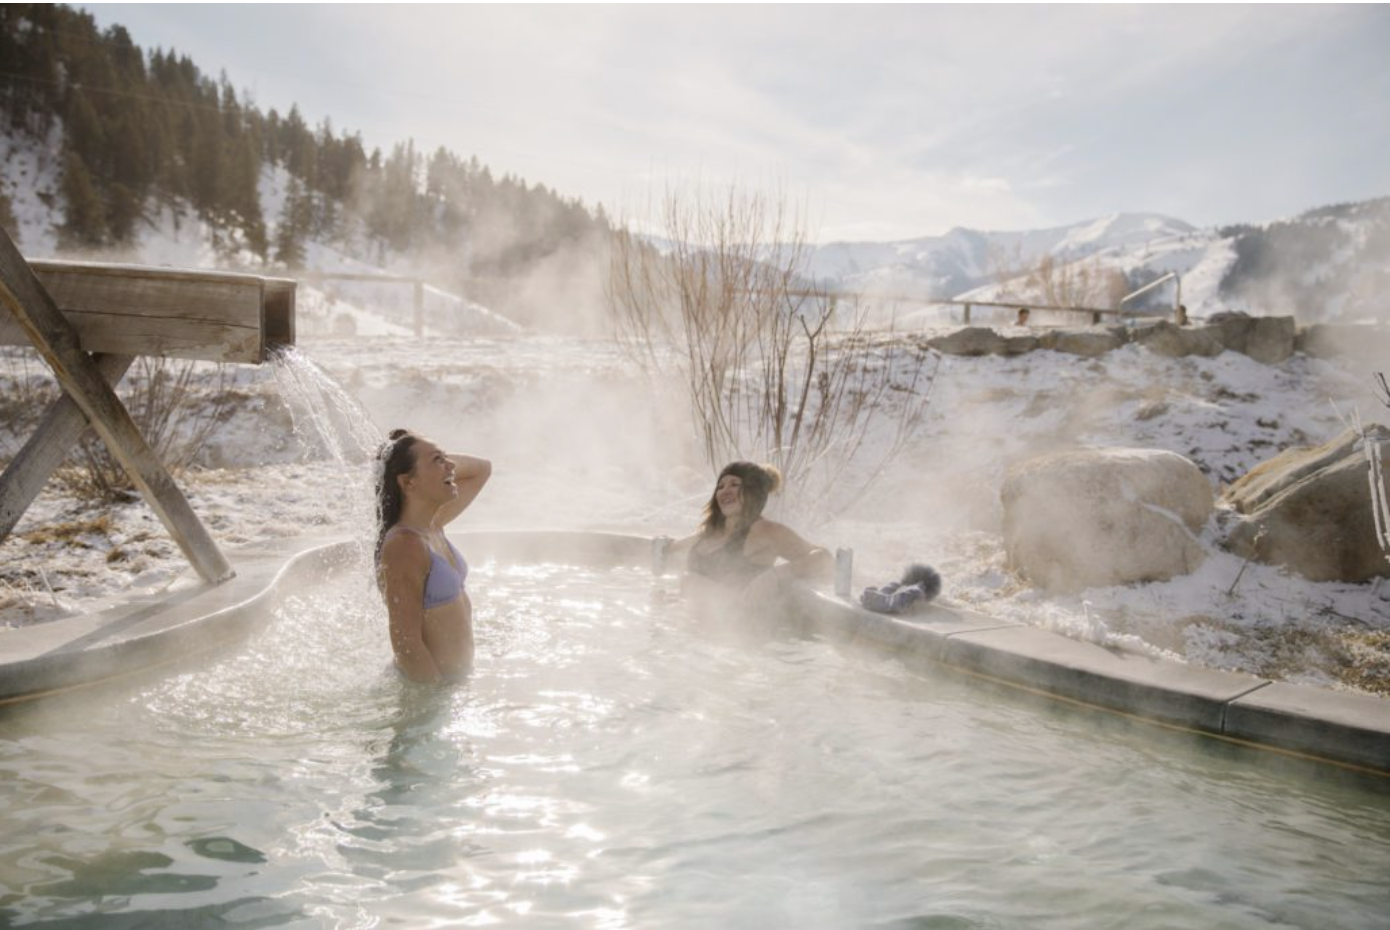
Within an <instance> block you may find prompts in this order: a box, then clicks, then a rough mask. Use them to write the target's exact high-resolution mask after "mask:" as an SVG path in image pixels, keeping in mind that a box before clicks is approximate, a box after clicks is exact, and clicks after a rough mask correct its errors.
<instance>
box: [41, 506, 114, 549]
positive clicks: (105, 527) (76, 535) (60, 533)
mask: <svg viewBox="0 0 1390 930" xmlns="http://www.w3.org/2000/svg"><path fill="white" fill-rule="evenodd" d="M114 528H115V524H114V522H113V521H112V519H111V517H110V516H109V515H107V514H102V515H100V516H97V517H93V518H91V519H89V520H71V521H68V522H66V523H55V524H53V525H52V526H43V527H40V528H38V529H36V530H30V531H29V532H27V533H22V534H20V538H21V539H23V540H25V541H26V542H28V543H31V544H34V545H42V544H43V543H51V542H60V543H65V544H67V545H70V546H79V547H82V548H87V544H86V543H84V542H83V541H82V540H81V538H80V537H83V536H110V535H111V531H112V530H113V529H114Z"/></svg>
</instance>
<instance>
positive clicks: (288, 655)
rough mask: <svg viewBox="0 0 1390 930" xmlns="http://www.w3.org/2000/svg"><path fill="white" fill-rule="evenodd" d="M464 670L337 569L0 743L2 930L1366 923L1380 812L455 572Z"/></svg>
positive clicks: (1378, 799) (621, 587)
mask: <svg viewBox="0 0 1390 930" xmlns="http://www.w3.org/2000/svg"><path fill="white" fill-rule="evenodd" d="M470 585H471V586H472V587H473V588H474V590H475V592H476V593H475V602H476V607H477V611H478V645H479V653H478V668H477V672H476V674H475V675H474V677H473V678H472V680H471V681H469V682H468V683H466V684H464V685H461V686H458V687H456V688H453V689H451V690H442V691H440V690H431V689H418V688H414V687H411V686H407V685H405V684H403V683H402V682H401V681H400V680H398V679H397V678H396V677H395V676H394V675H393V674H391V673H389V672H388V671H386V667H387V663H388V661H389V650H388V647H387V645H386V637H385V630H384V619H383V617H382V614H381V611H380V608H379V606H378V604H377V602H376V600H375V598H374V596H373V595H372V593H371V592H370V590H369V589H368V587H367V585H366V583H365V582H364V581H362V579H361V578H359V577H355V576H348V577H345V578H341V579H337V580H334V581H331V582H328V583H326V584H324V585H323V586H322V587H320V588H318V589H316V590H313V591H310V592H307V593H304V594H302V595H299V596H297V597H294V598H291V599H289V600H288V601H287V602H286V603H285V604H284V605H283V606H282V607H281V608H280V609H279V610H278V611H277V613H276V616H275V618H274V621H273V622H272V623H271V624H270V625H269V626H268V627H267V628H266V629H265V630H264V631H263V632H262V633H260V634H258V635H257V636H256V637H255V638H254V639H253V640H252V641H251V642H250V643H248V644H247V645H246V646H245V647H243V648H240V649H238V650H237V651H236V652H234V653H229V654H226V655H224V656H222V657H221V658H218V659H216V660H214V661H211V662H209V663H206V664H203V665H200V666H198V667H197V668H195V669H189V670H185V671H181V672H179V673H177V674H170V675H168V676H166V677H163V678H160V679H158V680H154V681H150V682H146V683H143V684H141V685H139V686H135V687H131V688H129V689H127V690H124V691H119V692H108V693H104V694H101V695H96V696H93V695H87V696H86V697H84V698H82V699H80V700H69V701H65V702H63V703H62V704H59V705H54V706H52V707H50V708H47V709H45V710H42V711H39V712H36V713H34V712H31V713H24V714H21V715H14V716H11V717H9V718H6V719H4V720H0V924H5V925H12V926H65V927H86V926H90V927H102V928H106V927H157V926H167V927H198V926H218V927H223V926H225V927H280V926H295V927H362V928H366V927H379V926H407V927H436V926H481V925H500V926H514V927H527V928H530V927H595V928H620V927H634V928H653V927H659V928H668V927H750V928H753V927H757V928H764V927H798V928H806V927H810V928H820V927H824V928H843V927H892V928H908V927H912V928H919V927H920V928H953V930H954V928H991V930H992V928H1087V927H1094V928H1112V927H1120V926H1123V927H1125V928H1126V930H1142V928H1155V930H1157V928H1174V927H1194V928H1196V927H1200V928H1257V927H1259V928H1267V927H1309V928H1313V927H1316V928H1326V927H1333V926H1335V927H1339V928H1373V927H1378V928H1383V927H1386V926H1387V925H1390V885H1387V881H1386V876H1387V874H1390V873H1387V871H1386V863H1387V861H1390V856H1387V854H1388V853H1390V792H1387V791H1385V790H1384V788H1383V787H1377V786H1376V785H1374V784H1364V783H1353V782H1347V781H1346V780H1344V779H1342V778H1340V777H1336V776H1334V774H1333V773H1332V772H1331V771H1330V770H1321V769H1315V768H1303V767H1299V768H1296V769H1293V770H1287V769H1285V768H1283V767H1281V766H1278V765H1274V764H1272V763H1273V762H1274V760H1275V758H1276V757H1272V756H1268V755H1262V754H1259V753H1256V752H1253V751H1247V750H1241V749H1235V748H1232V747H1228V746H1225V745H1223V744H1219V743H1213V742H1207V741H1198V740H1194V739H1190V738H1185V737H1176V736H1172V735H1168V734H1166V733H1164V732H1163V731H1161V730H1158V729H1156V728H1149V727H1138V728H1136V729H1122V728H1120V727H1118V726H1117V725H1115V724H1114V723H1113V722H1111V721H1110V718H1105V717H1100V716H1097V715H1094V714H1083V713H1075V712H1069V713H1063V712H1060V711H1053V710H1048V709H1047V708H1046V707H1040V706H1038V705H1034V704H1026V705H1025V704H1021V703H1016V702H1014V701H1013V700H1011V699H1007V698H1001V697H1000V696H998V695H990V694H985V693H982V692H981V691H980V690H979V689H978V688H976V687H974V686H972V685H971V684H969V683H967V682H963V681H961V680H959V679H957V678H955V677H952V676H949V675H943V676H942V677H940V678H936V677H929V678H924V677H921V676H918V675H914V674H911V673H909V672H907V671H905V670H903V669H901V668H899V667H898V666H896V665H895V664H894V663H892V662H889V661H883V660H879V659H869V658H860V657H854V656H847V655H843V654H840V653H838V652H836V651H835V650H833V649H832V648H830V647H828V646H826V645H824V644H821V643H816V642H810V641H801V640H791V639H785V638H770V639H763V640H761V641H751V640H750V641H733V640H730V639H729V638H727V637H723V636H721V637H716V638H711V637H709V636H707V635H703V634H702V633H701V631H700V630H698V629H695V628H692V626H691V625H690V623H689V622H688V621H687V620H685V619H684V617H683V613H682V611H681V610H680V609H679V608H678V607H672V606H669V605H663V606H659V607H655V606H654V599H653V586H652V581H651V579H650V577H649V576H647V575H646V574H644V573H641V572H636V571H632V572H629V571H618V572H604V573H596V572H592V571H588V570H584V569H575V568H566V567H561V566H532V567H528V568H524V569H517V568H504V567H499V566H496V565H487V564H483V565H480V566H476V567H475V571H474V574H473V575H472V576H470Z"/></svg>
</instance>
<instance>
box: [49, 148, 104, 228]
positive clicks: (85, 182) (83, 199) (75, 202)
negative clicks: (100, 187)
mask: <svg viewBox="0 0 1390 930" xmlns="http://www.w3.org/2000/svg"><path fill="white" fill-rule="evenodd" d="M63 198H64V200H65V201H66V210H65V212H64V220H63V225H62V228H61V229H60V230H59V231H60V233H61V239H62V241H63V243H64V244H65V245H68V246H75V247H81V248H97V247H100V246H103V245H105V244H106V239H107V236H106V208H105V207H104V206H103V204H102V202H101V195H100V194H99V193H97V189H96V185H95V184H93V183H92V174H91V172H90V171H88V170H87V165H86V163H85V162H84V161H83V160H82V156H81V155H79V154H77V153H76V152H69V153H68V155H67V158H66V159H65V160H64V162H63Z"/></svg>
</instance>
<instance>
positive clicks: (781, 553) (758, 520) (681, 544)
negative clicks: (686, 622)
mask: <svg viewBox="0 0 1390 930" xmlns="http://www.w3.org/2000/svg"><path fill="white" fill-rule="evenodd" d="M781 486H782V475H781V473H780V472H778V471H777V469H776V468H773V467H772V466H771V465H756V464H754V463H752V462H732V463H730V464H729V465H726V466H725V467H724V470H723V471H721V472H720V473H719V480H718V481H717V482H716V483H715V487H714V494H713V496H711V497H710V499H709V503H707V504H706V505H705V513H704V522H703V523H702V524H701V526H700V530H699V532H697V533H695V534H694V535H692V536H688V537H686V538H685V539H682V540H679V541H678V542H675V543H672V544H671V550H670V551H671V552H672V553H679V552H681V551H685V552H687V553H688V554H687V556H686V579H685V584H684V588H685V590H686V591H687V592H688V593H692V594H694V595H695V596H696V597H698V598H700V599H701V600H703V601H706V602H707V604H708V605H709V606H715V605H719V606H734V607H737V606H744V607H748V606H754V605H762V604H765V603H766V602H767V600H768V599H769V598H771V597H773V596H775V595H776V594H777V593H778V592H779V591H781V590H782V587H783V585H785V584H786V583H788V582H790V581H792V580H794V579H798V578H805V579H815V580H818V579H821V578H825V577H828V576H829V575H830V573H831V571H832V570H833V568H834V564H835V563H834V559H833V557H832V556H831V555H830V553H829V552H828V551H827V550H825V549H823V548H821V547H820V546H817V545H814V544H812V543H809V542H807V541H806V540H804V539H802V538H801V537H800V536H798V535H797V534H796V533H795V532H793V531H792V530H791V528H789V527H787V526H785V525H783V524H781V523H778V522H777V521H775V520H769V519H768V518H766V517H764V516H763V508H764V507H765V506H766V505H767V498H768V495H770V494H772V493H774V492H775V491H777V489H778V488H780V487H781ZM731 601H732V603H731Z"/></svg>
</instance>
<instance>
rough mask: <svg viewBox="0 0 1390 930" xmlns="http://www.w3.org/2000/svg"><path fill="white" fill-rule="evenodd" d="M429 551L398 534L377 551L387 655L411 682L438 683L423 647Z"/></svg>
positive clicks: (436, 671) (421, 543)
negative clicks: (388, 643)
mask: <svg viewBox="0 0 1390 930" xmlns="http://www.w3.org/2000/svg"><path fill="white" fill-rule="evenodd" d="M429 571H430V556H429V549H428V547H427V546H425V545H424V541H423V540H421V539H418V538H416V537H414V536H412V535H409V534H405V533H402V534H400V535H397V536H393V537H391V538H390V539H388V540H386V545H385V546H383V547H382V550H381V580H382V595H383V597H384V598H385V599H386V613H387V616H388V617H389V618H390V627H391V651H392V652H393V653H395V656H396V665H397V666H398V667H399V668H400V670H401V671H402V672H403V673H404V674H405V677H407V678H409V679H410V680H411V681H418V682H433V681H439V680H440V677H441V676H440V672H439V666H438V664H436V663H435V661H434V656H433V655H431V654H430V651H429V648H428V647H427V646H426V645H425V600H424V591H425V579H426V578H427V577H428V576H429Z"/></svg>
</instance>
